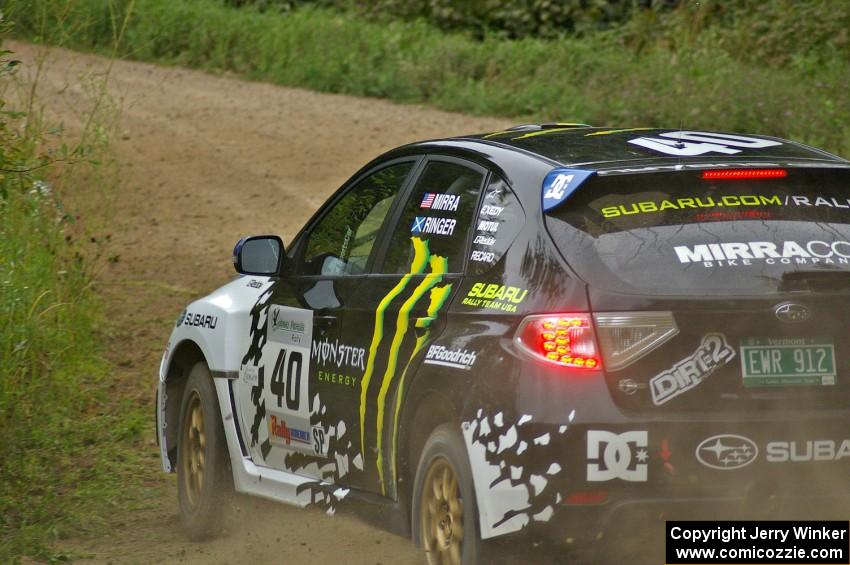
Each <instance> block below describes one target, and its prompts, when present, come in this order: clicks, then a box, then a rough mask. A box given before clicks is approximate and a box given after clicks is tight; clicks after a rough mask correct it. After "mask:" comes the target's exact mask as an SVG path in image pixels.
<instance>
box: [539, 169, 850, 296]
mask: <svg viewBox="0 0 850 565" xmlns="http://www.w3.org/2000/svg"><path fill="white" fill-rule="evenodd" d="M546 226H547V228H548V230H549V233H550V234H551V235H552V237H553V238H554V240H555V242H556V243H557V244H558V245H559V247H560V248H561V249H562V250H563V252H564V255H565V256H566V257H567V260H568V261H569V262H570V264H571V266H572V267H573V268H574V269H575V270H576V271H577V272H578V274H579V275H580V276H582V278H584V279H585V280H586V281H588V282H589V283H591V284H593V285H596V286H598V287H600V288H602V289H605V290H610V291H616V292H628V293H638V294H674V295H678V294H690V293H704V292H711V291H734V292H738V293H743V294H763V293H765V292H775V291H778V290H781V289H782V288H785V287H783V286H782V285H783V281H787V280H788V279H789V278H793V277H796V276H798V275H788V274H787V273H789V272H793V271H806V272H808V271H813V272H814V271H816V272H817V273H818V275H819V276H820V275H822V273H824V272H835V273H841V272H848V273H850V169H838V168H810V169H794V168H789V169H788V170H787V176H786V177H785V178H773V179H760V180H704V179H703V178H702V171H675V172H662V173H642V174H632V175H611V176H596V177H593V178H591V179H590V180H588V181H587V182H585V184H583V185H582V186H581V187H580V188H579V189H578V190H577V192H576V193H575V194H573V195H572V196H571V197H570V198H569V200H567V202H565V203H564V204H563V205H561V206H560V207H558V208H555V209H554V210H550V211H549V212H547V218H546ZM786 287H787V285H786Z"/></svg>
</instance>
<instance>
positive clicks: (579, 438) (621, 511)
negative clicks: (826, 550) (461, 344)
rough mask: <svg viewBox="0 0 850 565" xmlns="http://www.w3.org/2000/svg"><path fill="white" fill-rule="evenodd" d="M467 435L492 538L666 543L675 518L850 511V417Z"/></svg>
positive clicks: (511, 429)
mask: <svg viewBox="0 0 850 565" xmlns="http://www.w3.org/2000/svg"><path fill="white" fill-rule="evenodd" d="M465 426H466V428H465V429H464V437H465V438H466V440H467V449H468V451H469V454H470V461H471V462H472V470H473V477H474V481H475V485H476V499H477V502H478V506H479V514H480V515H481V531H482V537H485V538H487V537H495V536H499V535H502V534H511V533H513V532H515V531H520V530H529V531H534V532H539V533H543V534H545V535H546V537H547V538H551V539H554V540H556V541H558V542H570V541H575V542H578V541H588V540H595V539H600V538H605V537H606V536H610V535H611V533H617V534H623V533H624V532H625V533H633V532H635V531H636V530H639V529H645V528H650V529H651V528H653V527H656V528H659V527H660V528H661V531H662V532H663V524H664V521H665V520H668V519H690V520H702V519H705V520H710V519H747V518H752V519H755V518H769V519H778V518H787V519H802V518H803V517H811V518H812V519H815V518H818V519H827V518H835V517H840V516H842V510H841V509H842V508H843V515H846V508H847V503H848V502H850V497H847V493H850V413H840V414H838V413H833V414H830V415H828V416H821V417H812V416H811V415H809V416H808V417H803V416H795V417H791V416H790V415H789V417H787V418H781V417H779V416H777V417H775V418H764V417H762V416H761V415H756V416H755V417H750V418H749V419H745V418H743V417H741V418H739V419H735V420H724V421H720V420H699V421H698V420H693V421H681V420H677V421H659V420H654V421H648V420H646V419H633V420H630V421H628V422H626V423H624V422H623V421H622V420H619V421H617V423H616V424H611V425H606V424H605V423H593V424H589V423H578V422H571V421H569V419H568V420H567V421H566V422H565V423H564V424H563V425H551V424H541V425H536V424H535V423H534V422H533V420H531V421H528V420H527V421H525V422H522V423H520V421H516V422H507V421H506V418H504V416H503V417H502V418H501V419H497V418H494V417H488V416H486V415H484V414H482V415H481V416H480V417H479V418H476V419H475V420H474V421H472V422H467V423H465ZM514 439H515V440H514ZM842 504H843V505H844V506H843V507H842ZM659 539H660V540H661V542H660V543H663V537H662V538H659Z"/></svg>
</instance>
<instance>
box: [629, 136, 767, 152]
mask: <svg viewBox="0 0 850 565" xmlns="http://www.w3.org/2000/svg"><path fill="white" fill-rule="evenodd" d="M629 143H633V144H635V145H640V146H641V147H646V148H647V149H652V150H653V151H658V152H660V153H666V154H668V155H676V156H680V157H689V156H693V155H703V154H705V153H725V154H727V155H734V154H735V153H740V152H741V149H734V148H735V147H740V148H742V149H762V148H764V147H773V146H774V145H782V144H781V143H780V142H778V141H771V140H769V139H757V138H754V137H744V136H743V135H730V134H728V133H708V132H701V131H668V132H665V133H661V134H659V137H638V138H637V139H630V140H629Z"/></svg>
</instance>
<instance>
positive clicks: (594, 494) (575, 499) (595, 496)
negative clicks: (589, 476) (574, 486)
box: [561, 490, 608, 506]
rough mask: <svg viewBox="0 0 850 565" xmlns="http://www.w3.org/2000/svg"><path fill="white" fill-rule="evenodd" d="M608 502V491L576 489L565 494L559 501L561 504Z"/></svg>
mask: <svg viewBox="0 0 850 565" xmlns="http://www.w3.org/2000/svg"><path fill="white" fill-rule="evenodd" d="M606 502H608V492H607V491H604V490H577V491H575V492H573V493H570V494H569V495H567V497H566V498H564V499H563V500H562V501H561V504H566V505H580V506H584V505H590V504H605V503H606Z"/></svg>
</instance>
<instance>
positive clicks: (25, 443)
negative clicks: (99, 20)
mask: <svg viewBox="0 0 850 565" xmlns="http://www.w3.org/2000/svg"><path fill="white" fill-rule="evenodd" d="M7 32H8V24H6V23H4V24H2V25H0V50H2V37H3V36H4V35H5V34H6V33H7ZM12 56H13V54H12V53H10V52H9V51H0V360H2V361H0V429H2V430H3V432H2V434H0V562H3V563H7V562H9V561H13V560H15V559H16V558H18V557H19V556H20V555H31V556H35V557H40V558H47V559H53V558H61V557H63V556H62V555H61V554H60V555H56V554H54V552H53V550H52V549H51V545H52V542H53V541H54V540H55V539H57V538H60V537H63V536H66V535H69V534H70V533H72V532H80V531H83V530H88V531H91V530H92V529H96V528H98V527H102V526H103V524H104V523H105V521H106V516H107V515H108V514H109V513H110V512H111V511H112V506H111V505H114V504H116V503H119V502H121V501H126V500H128V497H127V493H131V492H135V490H136V489H135V487H134V486H133V485H132V484H130V485H127V484H122V483H124V482H125V477H126V476H127V474H128V469H129V468H130V467H131V466H132V465H133V463H134V462H135V461H137V457H138V456H137V455H135V454H134V453H132V452H131V443H130V442H131V441H132V440H134V438H137V437H138V435H139V427H138V425H139V421H138V414H139V408H138V407H136V406H133V403H132V401H130V400H129V399H120V398H115V397H114V396H112V395H111V394H110V391H111V387H112V385H113V383H112V382H111V381H110V379H109V375H108V372H107V366H106V362H105V361H104V359H103V356H102V346H101V344H102V342H103V340H104V336H105V334H106V332H105V331H104V330H103V329H102V328H103V318H102V315H101V305H100V303H99V302H98V300H97V297H96V295H95V294H94V293H93V291H92V285H93V280H94V279H93V277H94V274H95V273H94V271H95V269H96V268H97V266H98V264H99V259H100V255H101V254H102V252H103V251H104V248H103V243H102V242H103V240H104V239H106V238H105V237H103V238H101V237H100V235H99V234H97V233H94V232H92V231H91V230H90V229H89V227H90V226H91V225H92V223H93V218H89V217H83V218H80V217H79V215H78V213H76V212H75V213H72V212H70V211H69V210H67V209H66V205H65V202H64V200H65V199H64V196H66V195H67V196H73V200H74V201H75V203H77V204H80V203H81V202H84V201H85V199H86V198H94V197H97V198H100V197H101V196H102V194H100V193H93V192H92V191H93V190H94V189H93V187H104V186H105V187H106V189H108V188H111V187H112V186H113V185H112V184H110V175H111V173H110V172H109V170H110V167H109V165H108V162H107V161H106V160H105V158H108V145H107V140H106V139H105V138H104V137H103V132H105V131H108V130H109V127H108V123H104V121H103V120H104V116H103V114H102V110H103V109H104V108H106V107H108V104H107V101H105V100H102V99H101V100H99V101H97V104H96V105H95V108H98V107H99V108H100V109H101V111H97V110H91V111H90V112H88V113H86V116H87V117H90V118H91V119H90V120H89V121H88V124H89V125H88V127H84V128H83V130H82V132H81V133H79V134H78V135H76V136H72V135H70V134H68V133H67V132H64V131H63V128H62V127H61V126H52V127H51V126H49V125H48V124H47V123H46V122H45V121H44V117H43V113H42V111H43V110H42V105H41V103H40V102H39V100H38V98H37V91H38V89H37V79H27V80H26V81H25V80H24V79H21V78H19V77H17V76H16V71H17V70H18V69H19V68H20V65H19V63H18V62H17V61H16V60H14V59H13V58H12ZM42 63H43V61H39V62H36V63H35V64H34V65H35V66H38V65H40V64H42ZM32 74H33V75H37V74H38V73H37V72H34V73H32ZM34 81H35V82H34ZM22 86H26V88H21V87H22ZM19 92H26V93H27V94H26V95H25V96H26V97H25V98H24V99H23V100H19V99H18V97H17V93H19ZM102 95H103V94H102V93H101V96H102ZM13 107H14V108H16V109H14V110H13V109H12V108H13ZM18 109H20V110H18ZM79 109H80V110H81V111H82V110H83V109H82V108H79ZM94 224H95V225H97V222H94ZM148 414H149V412H148V411H147V410H145V416H148Z"/></svg>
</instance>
